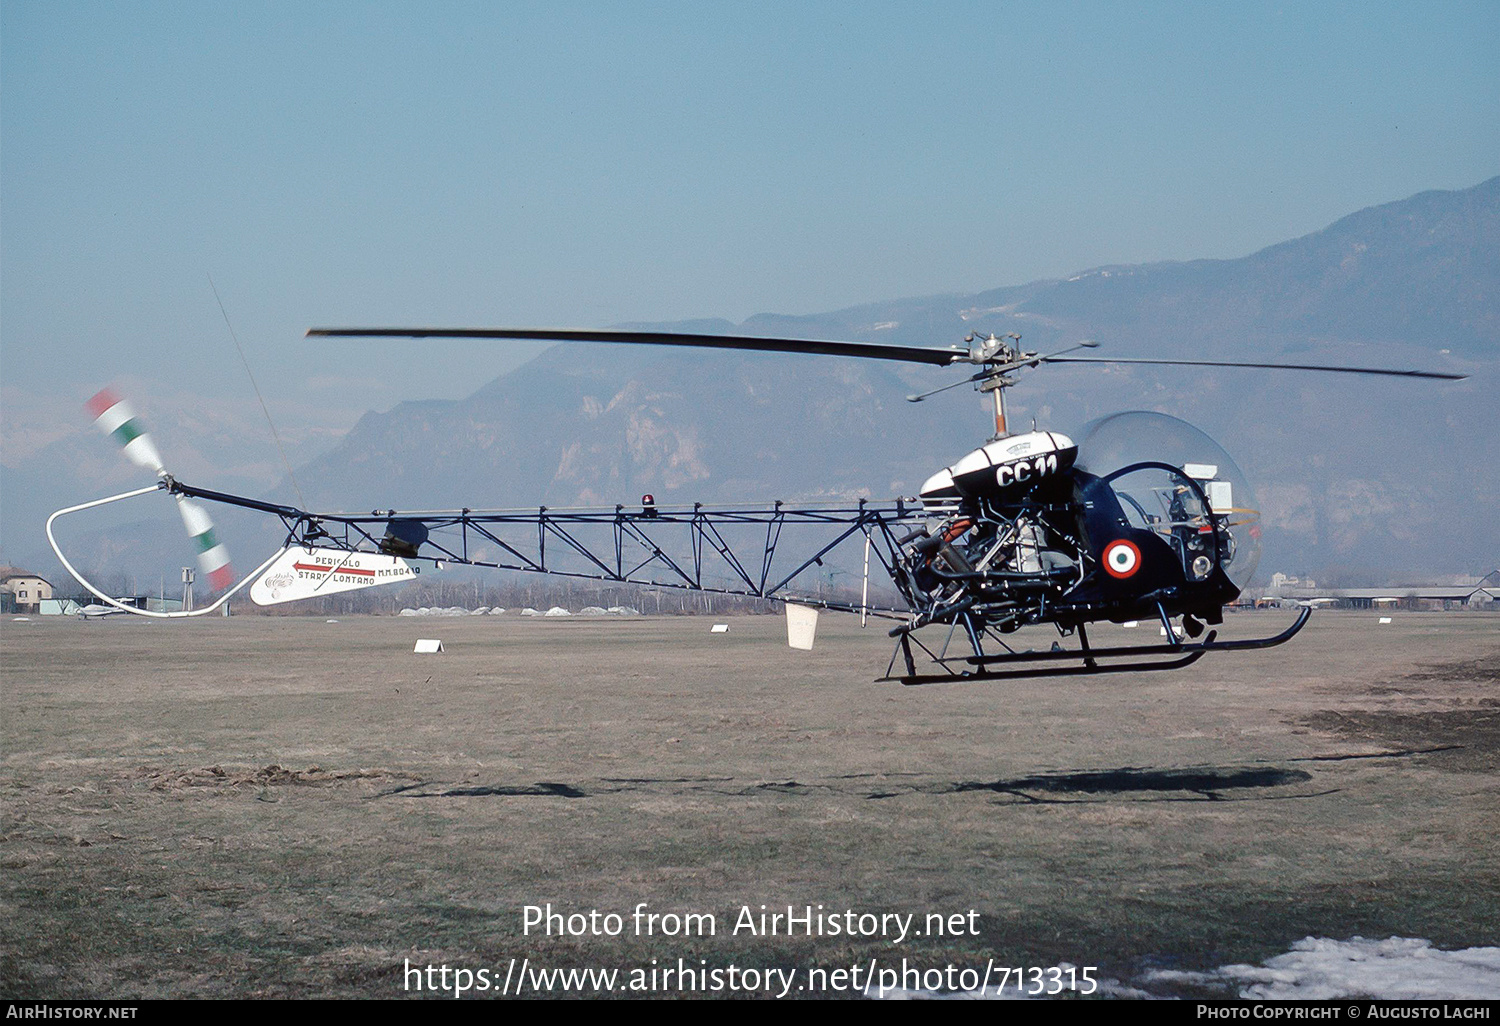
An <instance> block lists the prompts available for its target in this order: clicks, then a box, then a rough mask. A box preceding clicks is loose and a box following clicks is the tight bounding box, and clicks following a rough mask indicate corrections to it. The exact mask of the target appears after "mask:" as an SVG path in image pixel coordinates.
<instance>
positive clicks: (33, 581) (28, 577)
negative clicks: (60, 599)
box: [0, 566, 52, 613]
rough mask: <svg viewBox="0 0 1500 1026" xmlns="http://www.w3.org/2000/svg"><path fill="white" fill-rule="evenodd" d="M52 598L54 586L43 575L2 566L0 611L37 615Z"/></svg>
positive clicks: (0, 568) (0, 567)
mask: <svg viewBox="0 0 1500 1026" xmlns="http://www.w3.org/2000/svg"><path fill="white" fill-rule="evenodd" d="M51 597H52V584H51V582H49V581H48V580H47V579H46V578H45V577H43V576H42V575H41V574H34V573H32V572H31V571H30V570H22V569H21V568H20V567H14V566H0V609H3V611H4V612H7V613H35V612H37V611H39V610H40V609H41V608H42V602H43V601H45V600H47V599H50V598H51Z"/></svg>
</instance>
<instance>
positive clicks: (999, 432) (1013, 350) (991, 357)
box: [964, 332, 1022, 441]
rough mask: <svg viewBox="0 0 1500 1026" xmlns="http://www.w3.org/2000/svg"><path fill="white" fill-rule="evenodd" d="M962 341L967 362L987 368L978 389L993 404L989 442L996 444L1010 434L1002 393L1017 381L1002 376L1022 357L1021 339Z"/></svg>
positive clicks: (971, 338) (971, 336) (1003, 394)
mask: <svg viewBox="0 0 1500 1026" xmlns="http://www.w3.org/2000/svg"><path fill="white" fill-rule="evenodd" d="M964 341H965V342H967V343H969V359H970V360H971V361H973V362H974V363H978V364H982V365H987V367H988V370H989V373H987V374H985V375H984V376H983V377H982V378H980V381H979V384H978V386H977V387H978V389H979V391H981V392H988V393H989V394H990V397H991V399H992V401H993V402H994V406H995V437H994V439H992V441H999V440H1000V439H1002V438H1005V437H1007V436H1008V435H1009V434H1010V427H1009V425H1008V424H1007V422H1006V419H1005V390H1006V389H1007V388H1009V387H1010V386H1011V385H1014V384H1015V383H1016V379H1015V378H1010V377H1006V374H1005V372H1006V371H1008V370H1014V369H1015V367H1016V361H1017V360H1019V359H1020V358H1021V356H1022V353H1021V349H1020V346H1019V343H1020V341H1021V336H1020V335H1017V334H1015V333H1014V332H1012V333H1011V334H1008V335H1002V336H1000V337H998V338H997V337H996V336H994V335H993V334H992V335H989V336H987V337H983V338H981V337H979V336H976V335H970V336H969V337H968V338H966V339H964Z"/></svg>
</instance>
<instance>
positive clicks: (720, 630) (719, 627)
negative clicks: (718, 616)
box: [708, 623, 729, 634]
mask: <svg viewBox="0 0 1500 1026" xmlns="http://www.w3.org/2000/svg"><path fill="white" fill-rule="evenodd" d="M708 633H710V634H728V633H729V624H727V623H716V624H714V625H713V626H712V627H710V628H709V629H708Z"/></svg>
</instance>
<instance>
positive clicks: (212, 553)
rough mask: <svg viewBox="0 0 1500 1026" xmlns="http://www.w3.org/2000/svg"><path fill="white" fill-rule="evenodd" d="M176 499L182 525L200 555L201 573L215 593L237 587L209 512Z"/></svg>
mask: <svg viewBox="0 0 1500 1026" xmlns="http://www.w3.org/2000/svg"><path fill="white" fill-rule="evenodd" d="M176 499H177V511H178V512H179V513H181V514H182V523H183V525H184V526H186V527H187V533H188V537H190V538H192V539H193V547H194V548H195V549H197V551H198V569H199V570H201V571H202V572H203V574H204V576H206V577H207V578H208V579H209V581H210V582H211V583H212V584H213V586H214V590H215V591H223V590H224V589H225V588H227V587H229V586H230V585H231V584H233V583H234V570H233V569H232V568H231V567H230V565H229V550H228V549H226V548H225V547H224V546H223V544H222V543H221V542H220V541H219V537H218V533H217V532H216V531H215V530H214V522H213V520H212V519H210V517H209V515H208V510H206V509H204V508H203V507H202V506H200V505H198V503H196V502H194V501H193V500H191V499H189V498H186V497H184V496H182V495H178V496H176Z"/></svg>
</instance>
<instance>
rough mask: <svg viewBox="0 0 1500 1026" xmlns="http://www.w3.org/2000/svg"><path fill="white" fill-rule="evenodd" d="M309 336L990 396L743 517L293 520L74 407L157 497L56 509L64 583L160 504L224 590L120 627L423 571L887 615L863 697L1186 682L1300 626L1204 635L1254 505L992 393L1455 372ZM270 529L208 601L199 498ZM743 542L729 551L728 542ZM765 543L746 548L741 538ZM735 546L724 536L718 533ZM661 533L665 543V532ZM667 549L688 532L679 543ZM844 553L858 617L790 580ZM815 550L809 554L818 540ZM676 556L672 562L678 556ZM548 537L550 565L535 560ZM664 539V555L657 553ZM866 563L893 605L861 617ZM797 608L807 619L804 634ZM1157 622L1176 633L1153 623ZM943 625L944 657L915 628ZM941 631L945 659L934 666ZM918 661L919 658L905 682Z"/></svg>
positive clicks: (1194, 439) (1142, 450) (1131, 416)
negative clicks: (882, 496) (1069, 377)
mask: <svg viewBox="0 0 1500 1026" xmlns="http://www.w3.org/2000/svg"><path fill="white" fill-rule="evenodd" d="M307 336H308V337H310V338H374V339H381V338H384V339H390V338H402V339H435V338H447V339H471V340H532V341H551V342H563V343H612V344H632V345H658V346H678V347H690V348H714V349H739V350H751V351H760V352H780V353H797V354H803V355H810V356H833V357H852V358H857V359H874V360H886V361H898V362H905V363H917V364H924V365H928V366H934V367H939V368H955V367H962V366H964V365H967V366H969V367H972V368H975V370H974V371H973V372H972V373H971V374H969V375H968V376H966V377H964V378H961V379H959V380H957V381H950V382H948V383H946V384H943V385H941V386H940V387H938V388H934V389H932V390H930V391H927V392H923V393H918V394H914V395H909V396H907V400H908V401H909V402H913V403H918V402H923V401H926V400H927V399H929V398H930V397H932V396H934V395H937V394H938V393H940V392H945V391H948V390H949V389H953V388H957V387H960V386H962V385H965V384H968V385H971V386H972V387H973V388H974V389H976V390H977V391H980V392H982V393H986V394H988V395H989V396H990V397H991V404H992V411H993V420H994V433H993V435H992V436H991V437H990V438H989V439H988V440H987V441H985V442H984V443H983V444H981V445H979V446H978V447H976V448H975V449H973V450H972V451H970V452H968V453H967V454H965V455H963V456H962V457H960V458H959V459H957V460H955V461H954V462H953V463H951V464H949V465H948V466H946V467H943V468H941V469H938V470H937V471H936V472H934V473H933V474H932V475H931V476H930V477H928V478H927V480H926V481H925V483H924V484H923V485H922V487H921V489H920V490H919V493H918V495H916V496H903V497H897V498H894V499H890V500H882V501H876V500H867V499H861V500H859V501H858V502H856V503H801V504H796V503H786V502H782V501H777V502H775V503H773V504H770V505H761V506H722V505H717V506H715V505H708V504H704V503H693V504H691V505H690V506H681V505H678V506H673V505H668V504H660V505H659V504H657V503H656V501H655V499H654V497H653V496H651V495H645V496H642V498H641V500H640V502H639V504H631V505H630V506H629V507H628V508H627V506H626V505H625V504H624V503H620V504H616V505H614V506H613V507H586V508H565V509H549V508H548V507H546V506H536V507H526V508H513V509H492V510H482V509H471V508H463V509H459V510H407V511H397V510H395V509H386V510H380V509H375V510H371V511H369V512H314V511H309V510H304V509H301V508H299V507H295V506H290V505H284V504H277V503H270V502H265V501H262V500H258V499H254V498H250V497H247V496H240V495H233V494H230V493H225V492H217V491H213V490H210V489H205V488H200V487H197V486H192V485H189V484H187V483H185V482H182V481H180V480H178V479H176V478H175V477H173V476H172V475H171V474H169V473H168V472H167V471H166V469H165V467H164V465H163V463H162V461H161V458H160V455H159V454H158V453H157V452H156V450H155V447H154V445H153V444H152V443H151V441H150V438H149V436H148V435H147V434H146V433H145V431H144V428H143V427H141V425H140V423H139V419H138V418H137V417H136V416H135V414H134V411H133V410H132V409H131V408H130V407H129V404H128V403H126V402H125V401H124V400H121V399H120V398H119V397H118V396H116V395H114V394H113V393H112V392H109V391H108V390H106V391H105V392H101V393H100V394H99V395H98V396H95V397H94V399H93V400H91V401H90V411H91V412H92V413H93V414H94V415H95V418H96V424H97V425H98V426H99V428H100V429H101V430H102V431H104V432H105V433H106V434H109V435H112V436H113V437H114V438H115V439H116V440H117V441H119V442H120V443H121V444H122V445H123V446H124V450H125V454H126V456H127V457H128V458H130V459H131V460H132V461H133V462H135V463H137V464H138V465H140V466H142V467H145V468H147V469H149V470H152V471H153V472H154V473H155V474H156V475H157V477H158V481H157V483H156V484H155V485H153V486H152V487H149V488H142V489H137V490H134V491H131V492H126V493H122V494H120V495H116V496H110V497H107V498H104V499H99V500H95V501H93V502H90V503H84V504H81V505H78V506H72V507H68V508H66V509H62V510H58V511H57V512H56V513H54V514H52V516H51V517H50V518H49V519H48V521H47V537H48V541H49V543H51V545H52V547H53V550H54V552H56V553H57V555H58V558H59V559H60V560H61V561H62V563H63V565H64V567H65V568H66V569H67V570H68V571H69V572H70V573H71V574H73V576H74V577H75V578H77V579H78V580H79V581H80V583H82V584H83V585H84V586H85V587H86V588H88V589H89V590H90V591H92V592H93V593H94V594H95V595H97V596H99V597H100V598H101V599H102V600H103V601H104V602H106V603H109V604H112V605H114V604H116V603H114V602H113V600H111V599H109V597H108V596H106V595H104V594H103V593H102V592H100V591H98V590H97V589H96V588H94V587H93V585H91V584H90V583H89V582H88V581H86V580H85V579H84V578H83V577H82V576H81V575H80V574H79V573H78V572H77V570H75V569H74V568H73V566H72V565H71V564H70V563H69V562H68V560H67V559H66V557H65V556H64V555H63V553H62V551H61V548H60V547H59V546H58V544H57V541H56V539H55V537H54V534H53V523H54V521H56V520H57V519H58V518H60V517H63V516H67V515H70V514H72V513H76V512H81V511H83V510H86V509H91V508H94V507H97V506H100V505H103V504H105V503H110V502H115V501H120V500H124V499H128V498H133V497H136V496H139V495H143V494H146V493H149V492H152V491H155V490H163V491H166V492H167V493H169V494H170V495H172V496H173V498H174V499H175V500H176V502H177V505H178V508H179V512H180V513H181V515H182V518H183V521H184V524H185V526H186V527H187V530H188V533H189V535H190V536H191V537H193V539H194V542H195V545H196V547H197V548H198V550H199V553H200V565H201V566H202V568H203V570H204V573H205V574H206V575H208V576H209V577H210V578H211V580H212V581H213V582H214V584H215V586H216V587H220V588H224V589H227V590H225V591H224V594H223V595H222V596H221V597H220V598H219V600H218V601H217V602H215V603H213V604H212V605H210V606H209V607H207V608H205V609H202V610H191V611H189V610H183V611H180V612H154V613H148V612H147V611H143V610H138V609H134V608H130V607H123V606H122V607H121V608H123V609H125V611H127V612H135V613H145V614H146V615H155V616H160V617H178V616H192V615H204V614H206V613H209V612H212V611H213V610H214V609H216V608H218V607H219V606H220V605H222V604H223V603H224V602H226V601H227V600H228V599H229V598H230V596H231V595H233V594H235V593H237V592H238V591H240V590H241V589H242V588H243V587H245V586H246V585H247V584H248V585H251V590H250V597H251V599H252V601H254V602H256V603H257V604H262V605H272V604H278V603H282V602H290V601H296V600H298V599H305V598H311V597H318V596H322V595H329V594H333V593H336V592H340V591H347V590H353V589H358V588H365V587H371V586H376V585H380V584H390V583H399V582H402V581H409V580H412V579H413V578H415V577H416V576H417V575H418V574H419V573H420V572H421V567H422V564H424V563H426V564H431V565H433V566H435V567H438V568H441V567H443V566H445V565H447V564H450V563H451V564H455V565H472V566H480V567H494V568H501V569H509V570H520V571H526V572H532V573H546V574H560V575H563V576H569V577H580V578H587V579H592V580H598V581H611V582H618V583H629V584H639V585H649V586H654V587H658V588H681V589H688V590H697V591H709V592H717V593H721V594H727V595H737V596H748V597H754V598H759V599H768V600H772V601H776V602H781V603H783V604H784V605H785V607H786V611H787V616H788V623H789V643H791V644H792V645H793V646H794V647H799V648H808V647H811V630H810V629H802V628H798V627H796V626H794V620H795V621H796V623H797V624H801V625H807V624H809V623H811V624H813V625H815V622H816V611H817V610H818V609H829V610H835V611H843V612H850V613H858V614H859V615H860V616H861V618H862V620H863V619H864V618H867V617H870V616H875V617H883V618H886V619H890V620H893V621H895V625H894V626H893V627H891V628H890V630H889V635H890V636H891V637H892V638H893V639H894V640H895V648H894V651H893V653H892V655H891V660H890V663H889V664H888V665H887V667H886V671H885V675H884V676H883V677H881V678H880V679H881V680H883V681H899V682H900V683H903V684H907V685H919V684H934V683H956V682H979V681H989V680H1006V679H1017V678H1035V677H1055V676H1067V675H1084V674H1106V673H1121V672H1146V671H1155V670H1171V669H1178V668H1181V667H1185V666H1188V665H1190V664H1192V663H1194V662H1196V661H1198V660H1199V659H1201V658H1203V657H1204V656H1206V655H1208V654H1211V653H1221V652H1234V651H1242V650H1246V649H1254V648H1266V647H1272V646H1276V645H1280V644H1283V643H1285V642H1286V641H1288V640H1290V639H1291V638H1292V637H1293V636H1295V635H1296V634H1297V633H1298V632H1299V631H1300V630H1301V629H1302V628H1303V626H1305V625H1306V623H1307V621H1308V619H1309V617H1310V615H1311V609H1310V608H1303V609H1301V610H1300V611H1299V613H1298V616H1297V618H1296V620H1295V621H1294V622H1293V623H1292V624H1291V625H1290V626H1289V627H1287V628H1286V629H1284V630H1282V631H1281V632H1279V633H1277V634H1274V635H1270V636H1267V637H1261V638H1252V639H1237V640H1220V639H1219V638H1218V636H1217V631H1216V630H1211V629H1209V628H1212V627H1217V626H1219V625H1221V624H1222V623H1223V619H1224V615H1223V611H1224V609H1225V607H1226V606H1228V605H1230V604H1232V603H1233V602H1234V601H1235V600H1236V599H1237V598H1238V597H1239V595H1240V593H1241V591H1242V590H1243V589H1244V588H1245V586H1246V585H1247V584H1248V583H1249V581H1250V578H1251V576H1252V575H1253V573H1254V571H1255V569H1256V565H1257V562H1258V560H1259V550H1260V544H1259V542H1260V534H1261V526H1260V512H1259V510H1258V509H1257V507H1256V505H1255V501H1254V496H1253V492H1252V490H1251V487H1250V485H1249V482H1248V481H1247V480H1246V479H1245V477H1244V475H1243V474H1242V473H1241V471H1240V470H1239V468H1238V467H1237V466H1236V465H1235V463H1234V461H1233V460H1232V459H1231V458H1230V456H1229V454H1228V453H1227V452H1225V451H1224V450H1223V449H1222V448H1221V447H1220V446H1219V445H1218V444H1217V443H1216V442H1214V441H1213V440H1212V439H1211V438H1209V437H1208V436H1207V435H1206V434H1204V433H1203V432H1201V431H1198V430H1197V429H1196V428H1193V427H1192V426H1191V425H1189V424H1187V423H1185V422H1183V421H1180V420H1177V419H1176V418H1173V417H1169V416H1167V415H1165V414H1160V413H1147V412H1129V413H1120V414H1114V415H1112V416H1109V417H1105V418H1102V419H1100V420H1099V421H1096V422H1094V423H1093V424H1091V425H1089V426H1088V427H1086V428H1085V429H1084V435H1083V437H1082V438H1081V439H1080V440H1078V441H1076V442H1075V441H1074V440H1073V439H1072V438H1070V437H1069V436H1067V435H1064V434H1062V433H1060V432H1056V431H1050V430H1042V429H1038V428H1037V427H1036V426H1035V424H1033V425H1032V428H1031V430H1028V431H1020V432H1013V431H1012V430H1010V421H1009V419H1008V415H1007V409H1006V391H1007V390H1008V389H1009V388H1011V387H1013V386H1014V385H1015V384H1016V383H1017V381H1018V378H1019V375H1020V374H1021V373H1023V372H1026V371H1029V370H1033V369H1036V368H1040V367H1042V366H1045V365H1051V364H1068V363H1095V364H1148V365H1172V366H1195V367H1225V368H1256V369H1273V370H1296V371H1309V372H1322V373H1342V374H1366V375H1382V376H1395V377H1406V378H1427V379H1440V380H1460V379H1462V378H1463V377H1464V376H1463V375H1459V374H1450V373H1441V372H1432V371H1418V370H1393V369H1386V368H1370V367H1340V366H1328V365H1320V364H1286V363H1262V362H1235V361H1214V360H1177V359H1150V358H1130V357H1096V356H1086V355H1079V353H1080V351H1082V350H1092V349H1095V348H1097V347H1098V343H1096V342H1094V341H1091V340H1081V341H1078V342H1075V343H1073V344H1072V345H1069V346H1067V347H1065V348H1062V349H1059V350H1056V351H1054V352H1049V353H1040V352H1031V351H1027V350H1025V349H1023V348H1022V347H1021V344H1020V343H1021V338H1020V336H1019V335H1016V334H1005V335H995V334H988V335H981V334H970V335H968V336H967V337H966V338H965V339H964V344H963V345H962V346H957V345H955V346H948V347H936V346H905V345H890V344H878V343H867V342H851V341H836V340H824V339H794V338H768V337H759V336H748V335H705V334H693V333H685V332H657V331H627V330H580V329H552V328H313V329H310V330H309V331H308V332H307ZM204 501H207V502H216V503H223V504H226V505H230V506H235V507H239V508H242V509H247V510H252V511H255V512H259V513H264V514H268V515H271V516H275V517H279V518H280V519H281V521H282V524H283V526H284V527H285V529H286V536H285V541H284V543H283V545H282V548H281V549H280V550H278V551H277V552H275V553H273V554H272V556H271V557H270V558H269V559H267V560H266V561H265V562H264V563H262V564H261V565H260V566H259V567H258V568H257V569H256V570H255V571H253V572H252V573H251V574H249V575H247V576H246V577H245V578H244V579H242V580H241V581H240V582H239V583H238V584H235V585H233V586H232V587H230V586H229V582H230V580H232V572H231V571H230V570H229V562H228V555H227V552H225V551H224V550H223V546H222V545H220V543H219V542H218V539H217V536H216V534H215V531H214V528H213V525H212V522H211V520H210V518H209V517H208V514H207V511H206V510H205V509H204V508H203V506H202V505H201V502H204ZM802 526H817V527H819V528H821V529H822V530H823V531H824V532H825V533H831V534H832V536H833V537H832V540H831V541H828V542H827V543H826V544H820V546H819V547H817V548H815V549H813V550H812V552H811V554H810V555H809V554H807V553H805V552H804V553H800V554H799V555H798V556H797V557H796V558H794V559H793V560H792V562H791V564H790V565H789V566H788V565H787V564H785V563H784V562H783V563H778V558H779V553H781V552H782V550H783V545H782V537H783V531H784V529H786V528H788V527H791V528H794V529H796V528H799V527H802ZM747 529H749V530H752V531H753V532H754V533H753V534H752V535H751V537H752V538H753V539H754V541H753V543H751V544H749V545H748V546H747V544H746V542H745V540H744V534H743V532H744V531H746V530H747ZM762 530H763V532H764V533H763V535H762V534H761V533H760V532H761V531H762ZM735 531H740V532H741V535H740V537H739V539H738V540H736V539H735V536H734V535H735ZM668 533H671V535H672V540H671V541H669V540H668V539H667V534H668ZM684 536H685V537H684ZM856 538H858V539H862V540H863V541H864V565H865V575H864V587H863V590H862V593H861V599H860V601H859V602H857V603H856V602H854V601H852V600H845V599H840V598H837V597H833V598H830V597H827V596H818V597H812V596H809V595H803V594H799V593H798V590H797V583H796V582H797V581H798V579H799V575H802V574H803V573H804V572H805V571H809V570H810V569H812V568H814V567H822V566H823V565H824V559H825V558H826V557H828V556H829V555H830V553H831V552H832V551H833V550H834V549H835V548H838V547H840V546H842V545H843V544H844V543H845V542H847V541H850V540H853V539H856ZM819 540H820V542H821V538H820V539H819ZM684 541H686V542H687V545H686V548H684V547H683V545H682V543H683V542H684ZM549 542H550V551H549ZM674 543H675V551H674ZM872 554H874V555H875V556H876V558H877V560H878V562H879V564H880V567H881V569H882V570H883V571H884V573H885V574H886V575H887V576H888V577H889V579H890V581H891V584H892V586H893V588H894V591H895V594H896V596H897V597H898V599H899V601H898V602H895V603H893V604H889V605H882V604H880V603H879V602H875V603H872V602H871V600H870V596H869V565H870V557H871V555H872ZM809 614H810V615H811V620H810V621H809V620H808V616H809ZM1152 619H1154V620H1157V621H1158V622H1159V623H1160V624H1161V633H1162V636H1163V637H1164V638H1165V641H1163V642H1162V643H1160V644H1147V645H1129V646H1110V647H1098V646H1094V645H1091V644H1090V641H1089V636H1088V626H1089V625H1090V624H1093V623H1099V622H1115V623H1128V622H1132V621H1140V620H1152ZM1174 621H1175V622H1174ZM1041 625H1051V626H1052V627H1054V628H1055V629H1056V631H1057V633H1058V636H1059V637H1060V638H1073V639H1076V642H1077V644H1076V646H1070V647H1064V646H1063V645H1062V644H1060V643H1059V642H1058V641H1054V642H1053V643H1052V645H1051V647H1050V648H1047V649H1042V650H1037V649H1032V648H1026V649H1022V648H1020V647H1019V646H1018V645H1016V644H1012V643H1011V642H1012V641H1014V640H1015V639H1014V638H1013V637H1012V636H1013V635H1014V634H1015V633H1016V632H1017V631H1019V630H1020V629H1021V628H1023V627H1033V626H1041ZM926 628H937V629H938V630H944V629H946V635H945V638H944V641H943V642H942V643H941V645H938V644H937V643H936V642H935V641H934V643H933V644H931V645H929V644H927V643H926V642H925V641H923V640H921V638H919V636H918V632H920V631H923V630H924V629H926ZM955 637H957V638H958V639H959V642H960V643H959V646H958V652H957V653H955V654H951V655H950V654H949V653H950V650H951V649H952V647H953V645H952V643H953V641H954V639H955ZM919 653H920V656H921V658H922V660H923V664H922V666H921V668H920V669H919V666H918V659H919Z"/></svg>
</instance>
